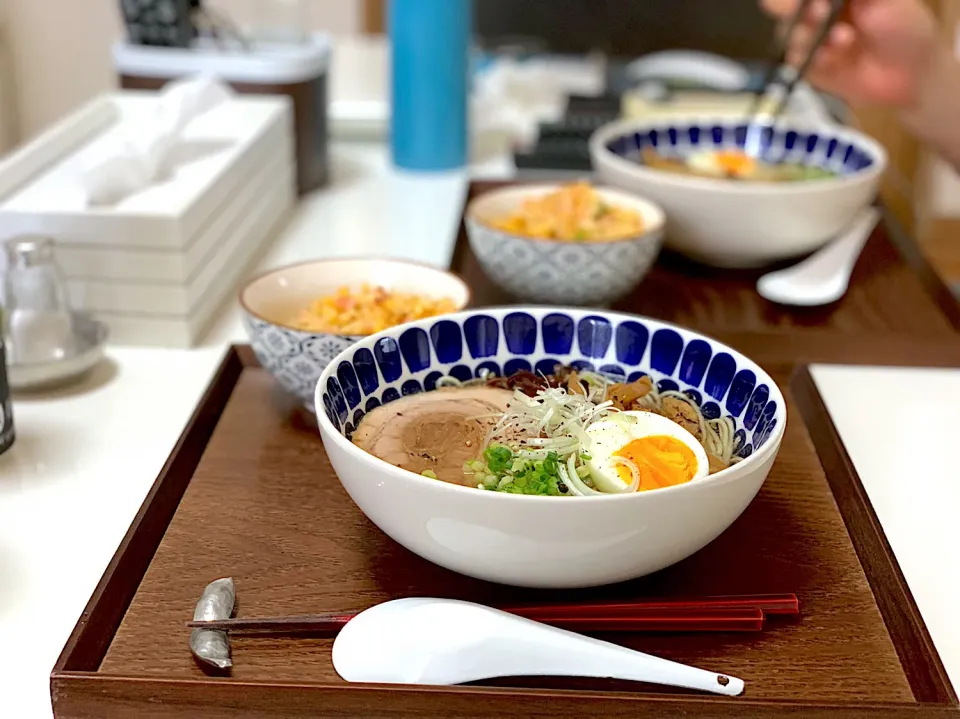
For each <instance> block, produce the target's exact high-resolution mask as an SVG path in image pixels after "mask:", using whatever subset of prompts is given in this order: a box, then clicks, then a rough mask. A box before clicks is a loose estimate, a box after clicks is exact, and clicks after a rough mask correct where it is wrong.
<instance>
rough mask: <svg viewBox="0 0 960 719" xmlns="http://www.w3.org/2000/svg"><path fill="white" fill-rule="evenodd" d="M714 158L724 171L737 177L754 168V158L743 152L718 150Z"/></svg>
mask: <svg viewBox="0 0 960 719" xmlns="http://www.w3.org/2000/svg"><path fill="white" fill-rule="evenodd" d="M714 158H715V159H716V161H717V164H718V165H719V166H720V168H721V169H722V170H723V171H724V172H727V173H729V174H731V175H734V176H735V177H743V176H744V175H746V174H749V173H750V172H751V171H752V170H753V168H754V162H753V159H752V158H751V157H750V156H749V155H745V154H743V153H742V152H718V153H717V154H716V155H714Z"/></svg>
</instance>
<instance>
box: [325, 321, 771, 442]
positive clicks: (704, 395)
mask: <svg viewBox="0 0 960 719" xmlns="http://www.w3.org/2000/svg"><path fill="white" fill-rule="evenodd" d="M337 362H338V366H337V367H336V370H335V371H334V370H333V368H331V370H330V371H329V373H328V375H327V379H326V382H325V385H324V386H318V387H317V388H316V389H317V392H320V393H322V394H321V399H322V403H323V408H324V411H325V413H326V415H327V417H328V418H329V419H330V422H331V423H332V424H333V425H334V427H336V428H337V430H338V431H339V432H340V433H341V434H343V435H344V436H345V437H347V438H348V439H349V438H350V437H351V435H352V433H353V431H354V429H355V428H356V426H357V425H358V424H359V423H360V421H361V420H362V419H363V417H364V415H365V413H367V412H370V411H371V410H373V409H374V408H376V407H379V406H380V405H382V404H386V403H388V402H392V401H394V400H396V399H399V398H400V397H401V396H406V395H411V394H416V393H418V392H424V391H430V390H433V389H435V387H436V383H437V380H438V379H440V378H441V377H443V376H445V375H451V376H453V377H456V378H457V379H459V380H461V381H465V380H468V379H471V378H473V377H477V376H479V373H480V372H481V370H484V369H486V370H489V371H490V372H492V373H493V374H495V375H508V376H509V375H511V374H513V373H515V372H517V371H519V370H532V371H535V372H543V373H549V372H551V371H552V369H553V367H554V365H556V364H557V363H564V364H570V365H573V366H575V367H578V368H584V369H596V370H599V371H600V372H604V373H608V374H611V375H615V376H617V377H622V378H625V379H627V380H628V381H633V380H636V379H637V378H639V377H643V376H645V375H649V376H650V377H651V378H652V379H653V380H654V381H655V382H656V383H657V386H658V387H659V388H660V390H662V391H666V390H680V391H683V392H685V393H686V394H687V396H688V397H690V398H691V399H693V400H694V401H695V402H697V404H698V405H699V406H700V408H701V410H702V411H703V414H704V415H705V416H706V417H707V418H708V419H714V418H717V417H720V416H721V415H723V416H727V417H730V418H731V419H732V420H733V421H734V424H735V426H736V435H735V437H736V440H735V452H736V454H737V455H738V456H740V457H743V458H746V457H749V456H750V455H751V454H752V453H753V452H754V451H755V450H757V449H759V448H760V447H762V446H763V445H764V444H765V443H766V442H767V441H768V440H769V438H770V437H771V435H772V434H773V433H774V430H776V428H777V427H778V426H779V427H781V428H782V427H783V425H784V423H785V421H786V408H785V406H784V403H783V398H782V395H781V393H780V391H779V389H778V388H777V387H776V385H775V384H773V382H772V381H771V380H769V378H768V377H767V375H766V373H764V372H763V370H761V369H760V368H759V367H758V366H757V365H755V364H754V363H752V362H751V361H750V360H748V359H747V358H745V357H743V356H742V355H739V354H738V353H736V352H735V351H733V350H731V349H729V348H728V347H726V346H725V345H722V344H720V343H719V342H717V341H716V340H712V339H710V338H708V337H704V336H701V335H698V334H696V333H694V332H690V331H688V330H685V329H682V328H679V327H675V326H673V325H667V324H664V323H661V322H658V321H656V320H651V319H647V318H643V317H636V316H632V315H625V314H618V313H612V312H589V311H578V310H554V309H550V308H539V309H536V308H523V309H499V310H494V309H491V310H477V311H474V312H462V313H458V314H455V315H447V316H444V317H441V318H436V319H433V320H426V321H422V322H416V323H411V324H408V325H403V326H401V327H398V328H394V329H393V330H387V331H386V332H384V333H380V334H379V335H376V336H375V337H373V338H369V339H365V340H362V341H360V342H359V343H358V344H357V346H356V347H355V348H353V349H351V350H348V351H347V352H345V353H344V354H343V355H342V356H341V357H340V358H339V360H338V361H337Z"/></svg>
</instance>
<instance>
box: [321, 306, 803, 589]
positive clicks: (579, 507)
mask: <svg viewBox="0 0 960 719" xmlns="http://www.w3.org/2000/svg"><path fill="white" fill-rule="evenodd" d="M558 362H560V363H571V364H573V363H577V364H578V366H580V367H593V368H596V369H598V370H600V371H603V372H605V373H609V374H612V375H617V376H621V377H625V378H627V379H636V378H637V377H640V376H642V375H643V374H647V375H649V376H650V377H651V379H652V380H654V381H656V382H657V384H658V387H659V388H661V389H662V390H666V389H675V388H676V389H679V390H681V391H684V392H687V393H688V396H689V397H691V398H693V399H694V400H695V401H696V402H697V403H698V404H699V405H700V407H701V410H702V412H703V413H704V415H705V416H707V417H718V416H723V415H726V416H729V417H731V418H732V419H733V421H734V424H735V426H736V434H735V444H734V448H735V453H736V455H737V456H738V457H740V458H741V460H740V461H739V462H738V463H735V464H733V465H732V466H731V467H729V468H728V469H725V470H723V471H721V472H718V473H716V474H713V475H710V476H709V477H705V478H703V479H699V480H694V481H692V482H689V483H686V484H680V485H677V486H673V487H667V488H663V489H655V490H651V491H646V492H636V493H629V494H618V495H603V496H581V497H565V496H557V497H551V496H528V495H519V494H504V493H499V492H494V491H486V490H481V489H477V488H473V487H469V486H462V485H457V484H451V483H446V482H442V481H440V480H437V479H431V478H429V477H425V476H422V475H419V474H415V473H413V472H409V471H406V470H403V469H400V468H398V467H395V466H393V465H391V464H389V463H387V462H385V461H383V460H381V459H379V458H377V457H375V456H373V455H372V454H368V453H367V452H366V451H364V450H362V449H360V448H359V447H357V446H356V445H354V444H353V443H352V442H351V441H350V438H351V436H352V434H353V432H354V431H355V429H356V427H357V426H358V424H359V423H361V422H362V421H363V418H364V416H365V414H366V413H368V412H370V411H372V410H373V409H375V408H376V407H379V406H380V405H382V404H385V403H389V402H393V401H395V400H397V399H399V398H400V397H401V396H406V395H411V394H415V393H418V392H425V391H430V390H432V389H434V388H435V386H436V383H437V381H438V379H440V378H441V377H444V376H448V375H449V376H452V377H456V378H458V379H460V380H467V379H469V378H471V377H476V376H478V375H480V374H481V373H482V372H484V371H487V372H493V373H497V374H507V375H510V374H513V373H514V372H516V371H518V370H523V369H528V370H534V371H543V372H547V373H549V372H551V371H552V369H553V366H554V365H555V364H556V363H558ZM315 401H316V413H317V419H318V424H319V428H320V434H321V437H322V439H323V444H324V447H325V448H326V451H327V455H328V456H329V458H330V462H331V463H332V465H333V468H334V470H335V472H336V474H337V477H338V478H339V480H340V482H341V484H342V485H343V487H344V489H345V490H346V491H347V493H348V494H349V495H350V497H351V498H352V499H353V501H354V502H355V503H356V505H357V506H358V507H359V508H360V510H361V511H362V512H363V513H364V514H365V515H366V516H367V517H368V518H369V519H370V521H372V522H373V523H374V524H375V525H377V526H378V527H379V528H380V529H381V530H382V531H383V532H384V533H385V534H387V535H388V536H389V537H391V538H392V539H394V540H395V541H396V542H398V543H399V544H401V545H403V546H404V547H406V548H407V549H409V550H410V551H412V552H414V553H415V554H418V555H419V556H421V557H423V558H424V559H427V560H429V561H431V562H434V563H435V564H438V565H440V566H442V567H446V568H447V569H451V570H453V571H456V572H459V573H461V574H465V575H469V576H471V577H477V578H479V579H484V580H488V581H493V582H499V583H504V584H511V585H517V586H525V587H543V588H572V587H588V586H597V585H603V584H609V583H613V582H619V581H623V580H628V579H633V578H636V577H640V576H643V575H646V574H650V573H651V572H655V571H657V570H659V569H662V568H664V567H667V566H669V565H671V564H674V563H676V562H679V561H680V560H682V559H684V558H686V557H688V556H690V555H691V554H693V553H694V552H697V551H698V550H700V549H701V548H703V547H704V546H706V545H707V544H709V543H710V542H711V541H713V539H715V538H716V537H717V536H719V535H720V534H721V533H722V532H723V531H724V530H726V529H727V528H728V527H729V526H730V525H731V524H732V523H733V521H734V520H735V519H736V518H737V517H738V516H740V514H741V513H742V512H743V510H744V509H745V508H746V507H747V506H748V505H749V504H750V502H751V501H752V500H753V498H754V496H756V494H757V492H758V491H759V490H760V487H761V486H762V485H763V482H764V480H765V479H766V477H767V474H768V473H769V471H770V468H771V466H772V465H773V463H774V460H775V459H776V456H777V452H778V451H779V448H780V442H781V439H782V437H783V431H784V426H785V424H786V407H785V404H784V400H783V395H782V394H781V391H780V389H779V388H778V387H777V385H776V384H775V383H774V382H773V380H772V379H771V378H770V376H769V375H768V374H767V373H766V372H764V371H763V370H762V369H761V368H760V367H759V366H758V365H756V364H755V363H754V362H752V361H750V360H749V359H747V358H746V357H744V356H743V355H742V354H740V353H738V352H736V351H735V350H733V349H731V348H730V347H727V346H725V345H723V344H721V343H720V342H717V341H716V340H714V339H711V338H709V337H705V336H702V335H699V334H697V333H695V332H691V331H689V330H686V329H682V328H680V327H676V326H673V325H669V324H666V323H663V322H659V321H656V320H652V319H647V318H644V317H636V316H632V315H626V314H618V313H614V312H587V311H581V310H574V309H551V308H542V307H541V308H527V307H523V308H509V309H496V310H493V309H491V310H483V311H467V312H461V313H456V314H452V315H446V316H444V317H443V318H440V319H436V320H426V321H421V322H414V323H410V324H407V325H404V326H401V327H396V328H393V329H391V330H387V331H385V332H381V333H378V334H377V335H373V336H371V337H368V338H366V339H363V340H360V341H359V342H357V343H356V344H354V345H353V346H351V347H350V348H348V349H347V350H345V351H344V352H342V353H340V354H339V355H338V356H337V357H336V359H334V360H333V361H332V362H331V363H330V364H329V365H328V366H327V368H326V369H325V370H324V371H323V373H322V375H321V377H320V381H319V382H318V383H317V387H316V396H315Z"/></svg>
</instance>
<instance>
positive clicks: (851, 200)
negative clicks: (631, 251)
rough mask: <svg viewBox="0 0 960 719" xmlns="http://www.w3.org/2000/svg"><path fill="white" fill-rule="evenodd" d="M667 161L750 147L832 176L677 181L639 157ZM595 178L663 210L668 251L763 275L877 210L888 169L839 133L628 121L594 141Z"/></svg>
mask: <svg viewBox="0 0 960 719" xmlns="http://www.w3.org/2000/svg"><path fill="white" fill-rule="evenodd" d="M648 147H649V148H652V149H655V150H656V151H657V152H658V153H660V154H662V155H664V156H667V157H683V156H686V155H689V154H690V153H691V152H693V151H697V150H705V149H706V150H710V149H723V148H728V149H729V148H735V147H738V148H749V149H751V150H752V151H754V152H756V153H758V154H759V156H760V157H761V158H765V159H768V160H770V161H785V162H796V163H802V164H806V165H814V166H816V167H821V168H824V169H828V170H831V171H833V172H835V173H837V176H836V177H835V178H830V179H819V180H806V181H800V182H741V181H737V180H725V179H711V178H702V177H693V176H686V175H677V174H672V173H669V172H664V171H663V170H658V169H654V168H650V167H646V166H644V165H643V163H642V160H641V151H642V150H643V149H644V148H648ZM590 156H591V158H592V160H593V166H594V169H595V170H596V172H597V175H598V177H599V178H600V179H601V180H602V181H603V182H606V183H608V184H610V185H613V186H616V187H621V188H623V189H625V190H628V191H630V192H636V193H640V194H642V195H644V196H645V197H649V198H650V199H652V200H653V201H654V202H657V203H659V204H660V205H661V206H662V207H663V208H664V210H665V211H666V213H667V218H668V221H667V236H666V241H665V243H666V247H668V248H670V249H673V250H676V251H678V252H681V253H683V254H685V255H687V256H688V257H690V258H692V259H694V260H697V261H699V262H703V263H705V264H710V265H714V266H717V267H757V266H761V265H765V264H768V263H771V262H776V261H779V260H784V259H788V258H791V257H796V256H800V255H803V254H806V253H809V252H813V251H814V250H816V249H818V248H819V247H821V246H822V245H824V244H825V243H826V242H827V241H829V240H830V239H831V238H833V237H834V236H836V235H837V234H838V233H839V232H840V231H841V230H843V228H844V227H845V226H846V225H848V224H849V223H850V222H852V221H853V219H854V217H855V216H856V215H857V213H858V212H859V211H860V210H861V209H863V208H864V207H866V206H867V205H868V204H870V203H871V202H872V201H873V200H874V198H875V196H876V193H877V187H878V185H879V183H880V176H881V175H882V174H883V171H884V170H885V169H886V166H887V154H886V152H885V151H884V150H883V148H882V147H881V146H880V145H879V144H878V143H876V142H874V141H873V140H871V139H870V138H869V137H867V136H866V135H864V134H862V133H859V132H855V131H854V130H849V129H845V128H839V127H831V128H820V129H817V130H803V129H801V128H799V127H791V126H790V124H789V123H788V122H781V123H780V124H779V125H778V128H777V129H776V130H774V129H771V128H769V127H768V128H765V129H762V131H759V132H750V133H748V132H747V127H746V125H743V124H738V123H737V122H735V121H731V120H729V119H727V120H719V121H716V122H708V121H691V122H689V123H682V124H679V123H676V122H670V121H666V120H660V121H656V120H648V121H627V122H621V123H614V124H612V125H608V126H606V127H602V128H600V129H599V130H598V131H597V132H596V133H594V135H593V137H592V138H591V139H590Z"/></svg>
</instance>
